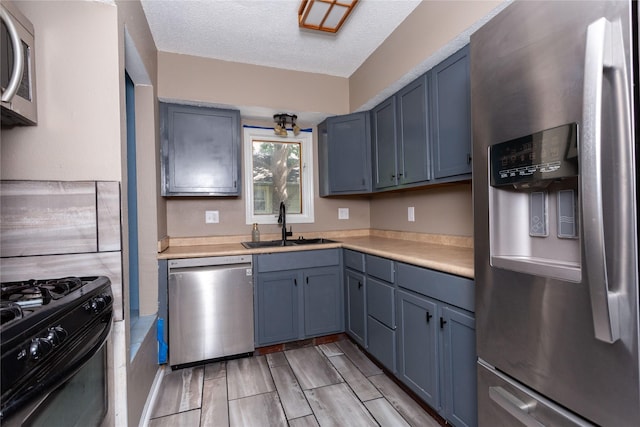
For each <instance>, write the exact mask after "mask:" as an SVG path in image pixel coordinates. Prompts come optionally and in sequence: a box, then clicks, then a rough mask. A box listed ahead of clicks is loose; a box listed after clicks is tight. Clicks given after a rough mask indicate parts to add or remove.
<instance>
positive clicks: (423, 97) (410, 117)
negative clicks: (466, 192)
mask: <svg viewBox="0 0 640 427" xmlns="http://www.w3.org/2000/svg"><path fill="white" fill-rule="evenodd" d="M429 77H430V73H427V74H424V75H422V76H420V77H419V78H418V79H416V80H414V81H413V82H412V83H410V84H409V85H407V86H406V87H404V88H403V89H402V90H400V92H398V94H397V95H396V103H397V118H398V119H397V122H398V184H400V185H404V184H415V183H420V182H422V183H424V182H426V181H428V180H429V179H430V178H431V177H430V164H431V162H430V160H431V159H430V158H429V132H428V129H429V123H428V118H429V111H428V101H429V97H428V87H429V85H428V81H429Z"/></svg>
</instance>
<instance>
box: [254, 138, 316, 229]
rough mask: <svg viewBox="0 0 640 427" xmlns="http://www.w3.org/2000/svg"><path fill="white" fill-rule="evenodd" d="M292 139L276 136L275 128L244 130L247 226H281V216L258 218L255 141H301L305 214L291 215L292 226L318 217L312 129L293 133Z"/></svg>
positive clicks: (302, 188)
mask: <svg viewBox="0 0 640 427" xmlns="http://www.w3.org/2000/svg"><path fill="white" fill-rule="evenodd" d="M289 135H290V136H289V137H288V138H284V137H280V136H276V135H274V133H273V129H271V128H259V127H251V126H245V127H244V130H243V143H242V144H243V152H244V153H243V154H244V159H243V164H244V177H243V178H244V182H245V218H246V223H247V224H253V223H258V224H277V223H278V215H277V214H275V215H254V213H253V212H254V210H253V207H254V203H253V142H254V141H267V142H283V143H284V142H298V143H300V149H301V150H302V156H301V159H300V163H301V164H300V179H301V180H302V185H301V187H300V192H301V199H302V200H301V205H302V213H300V214H294V213H291V214H290V213H287V223H288V224H306V223H313V222H314V221H315V217H314V198H315V195H314V193H313V133H312V132H311V131H310V130H303V131H301V132H300V133H299V134H298V135H297V136H294V135H293V134H292V133H289Z"/></svg>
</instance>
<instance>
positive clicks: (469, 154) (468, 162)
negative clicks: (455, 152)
mask: <svg viewBox="0 0 640 427" xmlns="http://www.w3.org/2000/svg"><path fill="white" fill-rule="evenodd" d="M471 160H472V157H471V153H467V164H468V165H470V164H471Z"/></svg>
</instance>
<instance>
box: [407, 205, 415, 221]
mask: <svg viewBox="0 0 640 427" xmlns="http://www.w3.org/2000/svg"><path fill="white" fill-rule="evenodd" d="M407 219H408V220H409V222H415V220H416V208H415V207H413V206H409V208H407Z"/></svg>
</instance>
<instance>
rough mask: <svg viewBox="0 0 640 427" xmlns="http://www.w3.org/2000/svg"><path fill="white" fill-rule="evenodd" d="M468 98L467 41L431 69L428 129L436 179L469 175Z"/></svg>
mask: <svg viewBox="0 0 640 427" xmlns="http://www.w3.org/2000/svg"><path fill="white" fill-rule="evenodd" d="M470 102H471V91H470V84H469V46H468V45H467V46H465V47H464V48H462V49H461V50H459V51H458V52H456V53H454V54H453V55H452V56H450V57H449V58H447V59H446V60H444V61H443V62H441V63H440V64H438V65H437V66H435V67H434V68H433V69H432V70H431V114H432V123H431V131H432V138H433V142H432V146H433V167H434V178H436V179H446V178H450V177H456V176H459V175H468V177H466V178H471V175H470V174H471V105H470ZM460 179H463V177H460ZM446 180H447V181H450V180H451V179H446Z"/></svg>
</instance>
